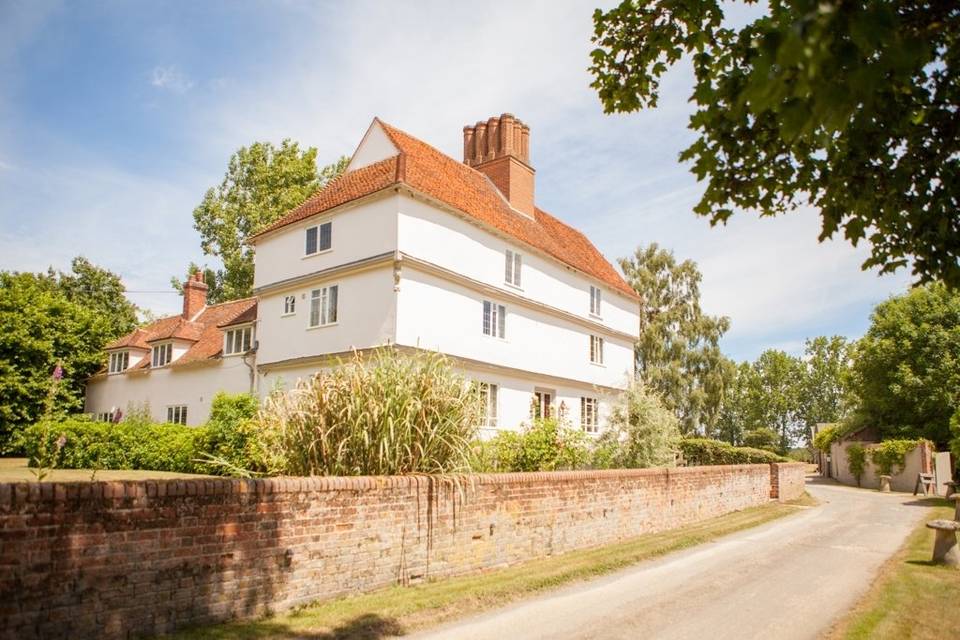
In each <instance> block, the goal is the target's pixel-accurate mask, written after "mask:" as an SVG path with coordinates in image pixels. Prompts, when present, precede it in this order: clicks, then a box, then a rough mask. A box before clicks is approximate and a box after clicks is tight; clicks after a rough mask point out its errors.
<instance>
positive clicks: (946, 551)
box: [927, 520, 960, 567]
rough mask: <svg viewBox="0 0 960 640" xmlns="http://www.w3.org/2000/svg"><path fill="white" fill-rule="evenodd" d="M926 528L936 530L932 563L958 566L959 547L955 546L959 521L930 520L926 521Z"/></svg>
mask: <svg viewBox="0 0 960 640" xmlns="http://www.w3.org/2000/svg"><path fill="white" fill-rule="evenodd" d="M927 528H928V529H933V530H934V531H936V532H937V538H936V540H934V542H933V562H934V564H946V565H950V566H951V567H960V547H958V546H957V531H960V522H957V521H956V520H932V521H931V522H928V523H927Z"/></svg>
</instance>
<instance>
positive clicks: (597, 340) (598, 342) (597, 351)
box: [590, 336, 603, 364]
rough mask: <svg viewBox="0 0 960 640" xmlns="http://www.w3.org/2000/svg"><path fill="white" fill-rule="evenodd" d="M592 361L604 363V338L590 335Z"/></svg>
mask: <svg viewBox="0 0 960 640" xmlns="http://www.w3.org/2000/svg"><path fill="white" fill-rule="evenodd" d="M590 362H592V363H593V364H603V338H601V337H600V336H590Z"/></svg>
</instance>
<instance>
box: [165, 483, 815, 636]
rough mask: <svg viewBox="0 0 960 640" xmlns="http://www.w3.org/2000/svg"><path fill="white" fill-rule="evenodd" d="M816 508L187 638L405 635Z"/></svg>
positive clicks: (703, 526)
mask: <svg viewBox="0 0 960 640" xmlns="http://www.w3.org/2000/svg"><path fill="white" fill-rule="evenodd" d="M813 504H816V501H815V500H813V498H811V497H810V496H809V495H807V494H805V495H804V497H803V498H801V499H800V500H797V501H795V502H793V503H786V504H778V503H770V504H766V505H763V506H760V507H754V508H752V509H746V510H744V511H738V512H736V513H730V514H727V515H725V516H720V517H718V518H712V519H710V520H705V521H703V522H700V523H698V524H695V525H690V526H687V527H684V528H682V529H675V530H672V531H666V532H663V533H656V534H649V535H645V536H641V537H639V538H635V539H633V540H630V541H629V542H623V543H619V544H613V545H608V546H604V547H598V548H595V549H586V550H583V551H572V552H570V553H565V554H562V555H559V556H554V557H550V558H544V559H541V560H534V561H531V562H527V563H524V564H522V565H517V566H515V567H509V568H506V569H499V570H494V571H489V572H486V573H482V574H478V575H470V576H463V577H458V578H448V579H444V580H438V581H436V582H428V583H425V584H421V585H416V586H412V587H391V588H388V589H382V590H379V591H374V592H371V593H367V594H363V595H357V596H350V597H346V598H339V599H336V600H330V601H326V602H320V603H317V604H314V605H310V606H307V607H304V608H301V609H298V610H294V611H291V612H287V613H284V614H281V615H278V616H274V617H271V618H264V619H261V620H253V621H237V622H229V623H225V624H220V625H213V626H207V627H197V628H193V629H186V630H184V631H181V632H179V633H177V634H175V635H174V638H178V639H180V640H252V639H258V640H259V639H262V638H272V639H282V638H311V639H325V640H326V639H330V640H332V639H337V640H348V639H350V640H354V639H372V638H382V637H384V636H388V635H403V634H404V633H409V632H411V631H413V630H416V629H420V628H423V627H427V626H433V625H436V624H440V623H443V622H447V621H449V620H452V619H454V618H460V617H464V616H467V615H470V614H473V613H477V612H479V611H483V610H485V609H490V608H493V607H497V606H502V605H505V604H507V603H510V602H512V601H515V600H519V599H522V598H525V597H529V596H531V595H534V594H537V593H540V592H542V591H546V590H548V589H552V588H555V587H559V586H561V585H565V584H568V583H571V582H574V581H576V580H582V579H586V578H591V577H594V576H599V575H601V574H605V573H609V572H611V571H615V570H617V569H621V568H624V567H627V566H629V565H632V564H635V563H637V562H640V561H642V560H647V559H650V558H654V557H656V556H661V555H663V554H666V553H670V552H672V551H678V550H680V549H686V548H688V547H693V546H695V545H698V544H702V543H704V542H709V541H711V540H715V539H717V538H720V537H722V536H725V535H728V534H731V533H734V532H736V531H741V530H743V529H748V528H750V527H755V526H758V525H761V524H763V523H765V522H770V521H771V520H775V519H777V518H781V517H783V516H786V515H788V514H791V513H795V512H796V511H797V509H798V508H802V507H806V506H812V505H813Z"/></svg>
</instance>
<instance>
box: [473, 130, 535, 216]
mask: <svg viewBox="0 0 960 640" xmlns="http://www.w3.org/2000/svg"><path fill="white" fill-rule="evenodd" d="M463 162H464V163H465V164H466V165H468V166H471V167H473V168H474V169H476V170H477V171H481V172H483V173H484V174H486V175H487V177H489V178H490V180H491V181H492V182H493V184H495V185H496V186H497V189H499V190H500V193H502V194H503V197H504V198H506V199H507V202H509V203H510V206H511V207H513V208H514V209H516V210H517V211H519V212H520V213H522V214H524V215H526V216H529V217H531V218H532V217H533V216H534V214H533V209H534V201H533V175H534V170H533V167H531V166H530V127H528V126H527V125H525V124H523V123H522V122H521V121H520V120H518V119H517V118H515V117H514V116H513V115H512V114H510V113H504V114H502V115H501V116H500V117H499V118H490V119H489V120H487V121H486V122H484V121H481V122H478V123H477V124H475V125H467V126H466V127H464V128H463Z"/></svg>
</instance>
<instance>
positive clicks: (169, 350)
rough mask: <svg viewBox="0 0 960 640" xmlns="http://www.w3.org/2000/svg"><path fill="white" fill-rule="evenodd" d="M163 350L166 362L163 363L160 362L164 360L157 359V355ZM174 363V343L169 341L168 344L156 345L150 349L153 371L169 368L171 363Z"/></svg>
mask: <svg viewBox="0 0 960 640" xmlns="http://www.w3.org/2000/svg"><path fill="white" fill-rule="evenodd" d="M161 350H163V351H164V352H165V353H164V356H165V357H166V360H165V361H164V362H162V363H160V362H159V360H162V359H163V358H157V354H158V353H160V351H161ZM171 362H173V341H172V340H169V341H167V342H161V343H159V344H155V345H153V346H152V347H151V348H150V368H151V369H161V368H163V367H169V366H170V363H171Z"/></svg>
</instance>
